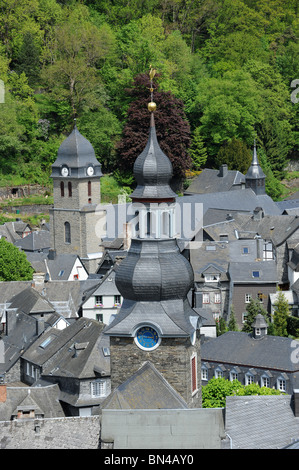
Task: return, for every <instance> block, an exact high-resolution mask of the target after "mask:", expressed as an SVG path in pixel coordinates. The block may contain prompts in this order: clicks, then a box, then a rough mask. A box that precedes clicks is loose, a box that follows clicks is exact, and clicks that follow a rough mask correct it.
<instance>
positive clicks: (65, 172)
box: [61, 166, 69, 176]
mask: <svg viewBox="0 0 299 470" xmlns="http://www.w3.org/2000/svg"><path fill="white" fill-rule="evenodd" d="M68 174H69V170H68V168H67V167H66V166H63V167H62V168H61V175H62V176H68Z"/></svg>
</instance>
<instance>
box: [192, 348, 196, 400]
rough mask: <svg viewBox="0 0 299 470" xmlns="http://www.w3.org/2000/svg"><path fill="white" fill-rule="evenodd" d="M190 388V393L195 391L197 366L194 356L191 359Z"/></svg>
mask: <svg viewBox="0 0 299 470" xmlns="http://www.w3.org/2000/svg"><path fill="white" fill-rule="evenodd" d="M191 388H192V393H195V392H196V391H197V364H196V354H194V355H193V356H192V357H191Z"/></svg>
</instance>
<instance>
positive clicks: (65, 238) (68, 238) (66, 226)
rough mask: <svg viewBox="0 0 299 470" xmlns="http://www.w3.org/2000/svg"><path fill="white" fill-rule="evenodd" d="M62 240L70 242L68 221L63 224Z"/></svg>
mask: <svg viewBox="0 0 299 470" xmlns="http://www.w3.org/2000/svg"><path fill="white" fill-rule="evenodd" d="M64 241H65V243H71V226H70V223H69V222H65V224H64Z"/></svg>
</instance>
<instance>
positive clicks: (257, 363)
mask: <svg viewBox="0 0 299 470" xmlns="http://www.w3.org/2000/svg"><path fill="white" fill-rule="evenodd" d="M292 341H293V340H292V338H284V337H282V336H270V335H266V336H263V337H262V338H260V339H254V338H253V336H252V335H251V334H248V333H244V332H240V331H228V332H227V333H224V334H223V335H221V336H218V337H217V338H213V339H209V340H208V341H205V342H203V344H202V345H201V360H202V361H212V362H219V363H220V364H226V363H229V364H231V365H239V366H244V367H248V368H250V367H254V368H260V367H262V368H263V369H265V370H267V369H269V370H278V371H282V372H286V373H288V372H290V373H292V372H294V371H298V370H299V364H298V363H295V362H294V361H293V360H292V354H291V353H292V351H293V350H294V346H293V347H292Z"/></svg>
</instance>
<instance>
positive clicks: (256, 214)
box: [253, 207, 264, 220]
mask: <svg viewBox="0 0 299 470" xmlns="http://www.w3.org/2000/svg"><path fill="white" fill-rule="evenodd" d="M263 217H264V211H263V209H262V207H256V208H255V209H254V211H253V220H262V218H263Z"/></svg>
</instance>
